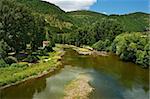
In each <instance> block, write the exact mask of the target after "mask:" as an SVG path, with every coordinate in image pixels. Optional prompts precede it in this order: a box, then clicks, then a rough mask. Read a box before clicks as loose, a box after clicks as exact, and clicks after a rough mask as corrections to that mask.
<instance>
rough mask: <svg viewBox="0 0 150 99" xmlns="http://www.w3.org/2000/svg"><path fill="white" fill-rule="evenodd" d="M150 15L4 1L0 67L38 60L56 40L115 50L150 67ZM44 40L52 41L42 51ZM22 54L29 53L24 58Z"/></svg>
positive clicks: (0, 21) (36, 1)
mask: <svg viewBox="0 0 150 99" xmlns="http://www.w3.org/2000/svg"><path fill="white" fill-rule="evenodd" d="M149 17H150V15H149V14H146V13H141V12H136V13H131V14H126V15H105V14H101V13H96V12H91V11H84V10H83V11H74V12H64V11H63V10H61V9H60V8H59V7H57V6H55V5H54V4H50V3H47V2H44V1H40V0H1V1H0V67H7V66H11V65H12V64H13V63H17V62H18V61H26V62H35V61H36V60H38V57H36V56H35V54H38V55H45V54H46V52H49V51H53V49H52V47H54V46H55V43H60V44H71V45H76V46H82V45H89V46H91V47H93V48H94V49H95V50H98V51H111V52H114V53H116V54H117V55H118V56H120V58H121V59H122V60H125V61H132V62H134V63H137V64H140V65H141V66H142V67H144V68H148V67H149V61H150V57H149V56H150V50H149V49H150V41H149V39H148V38H149V35H148V33H149ZM43 41H49V42H50V43H49V46H48V47H45V48H44V49H40V50H39V47H41V46H42V43H43ZM11 53H14V54H13V56H10V54H11ZM20 53H27V55H25V56H22V57H20V56H19V55H20ZM13 65H14V64H13Z"/></svg>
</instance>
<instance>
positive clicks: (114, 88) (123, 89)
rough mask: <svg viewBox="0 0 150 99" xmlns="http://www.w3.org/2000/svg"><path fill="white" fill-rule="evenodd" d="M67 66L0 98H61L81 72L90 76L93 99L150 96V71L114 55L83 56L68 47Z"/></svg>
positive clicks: (143, 98)
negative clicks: (67, 86)
mask: <svg viewBox="0 0 150 99" xmlns="http://www.w3.org/2000/svg"><path fill="white" fill-rule="evenodd" d="M62 62H63V66H64V68H63V69H61V70H60V71H56V72H55V73H54V74H48V75H46V76H44V77H42V78H38V79H33V80H29V81H26V82H24V83H22V84H19V85H16V86H12V87H9V88H6V89H4V90H0V99H62V98H63V96H64V87H65V86H66V85H67V84H69V82H70V81H71V80H74V79H75V78H76V77H77V76H78V75H81V74H82V75H86V76H88V77H90V78H91V79H90V85H91V86H92V87H94V88H95V90H94V92H93V93H92V94H91V95H90V99H148V98H149V70H148V69H147V70H146V69H142V68H140V67H139V66H137V65H135V64H133V63H130V62H128V63H126V62H122V61H121V60H119V58H118V57H117V56H115V55H113V54H112V55H110V56H108V57H102V56H83V55H78V54H77V53H76V52H75V51H73V50H71V49H66V54H65V56H64V57H63V60H62Z"/></svg>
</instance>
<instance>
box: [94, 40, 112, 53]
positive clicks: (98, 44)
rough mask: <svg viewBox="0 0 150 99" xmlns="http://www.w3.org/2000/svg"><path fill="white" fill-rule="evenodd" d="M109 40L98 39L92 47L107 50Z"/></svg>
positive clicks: (109, 43)
mask: <svg viewBox="0 0 150 99" xmlns="http://www.w3.org/2000/svg"><path fill="white" fill-rule="evenodd" d="M110 45H111V42H110V41H109V40H108V39H106V40H105V41H102V40H99V41H98V42H96V43H95V44H93V45H92V47H93V48H94V49H96V50H98V51H108V50H109V48H110Z"/></svg>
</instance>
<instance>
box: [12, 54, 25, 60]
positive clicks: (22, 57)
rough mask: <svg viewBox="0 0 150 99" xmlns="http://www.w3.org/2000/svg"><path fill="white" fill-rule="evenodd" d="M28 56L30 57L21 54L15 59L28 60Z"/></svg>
mask: <svg viewBox="0 0 150 99" xmlns="http://www.w3.org/2000/svg"><path fill="white" fill-rule="evenodd" d="M27 56H28V55H27V54H24V53H21V54H18V55H16V56H15V57H16V58H17V60H23V59H25V58H27Z"/></svg>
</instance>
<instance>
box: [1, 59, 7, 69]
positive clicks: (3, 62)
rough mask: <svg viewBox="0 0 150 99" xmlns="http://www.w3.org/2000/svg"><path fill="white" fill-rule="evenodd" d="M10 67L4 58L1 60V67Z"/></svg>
mask: <svg viewBox="0 0 150 99" xmlns="http://www.w3.org/2000/svg"><path fill="white" fill-rule="evenodd" d="M7 66H9V65H8V64H7V63H6V62H5V61H4V60H3V59H2V58H0V67H7Z"/></svg>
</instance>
